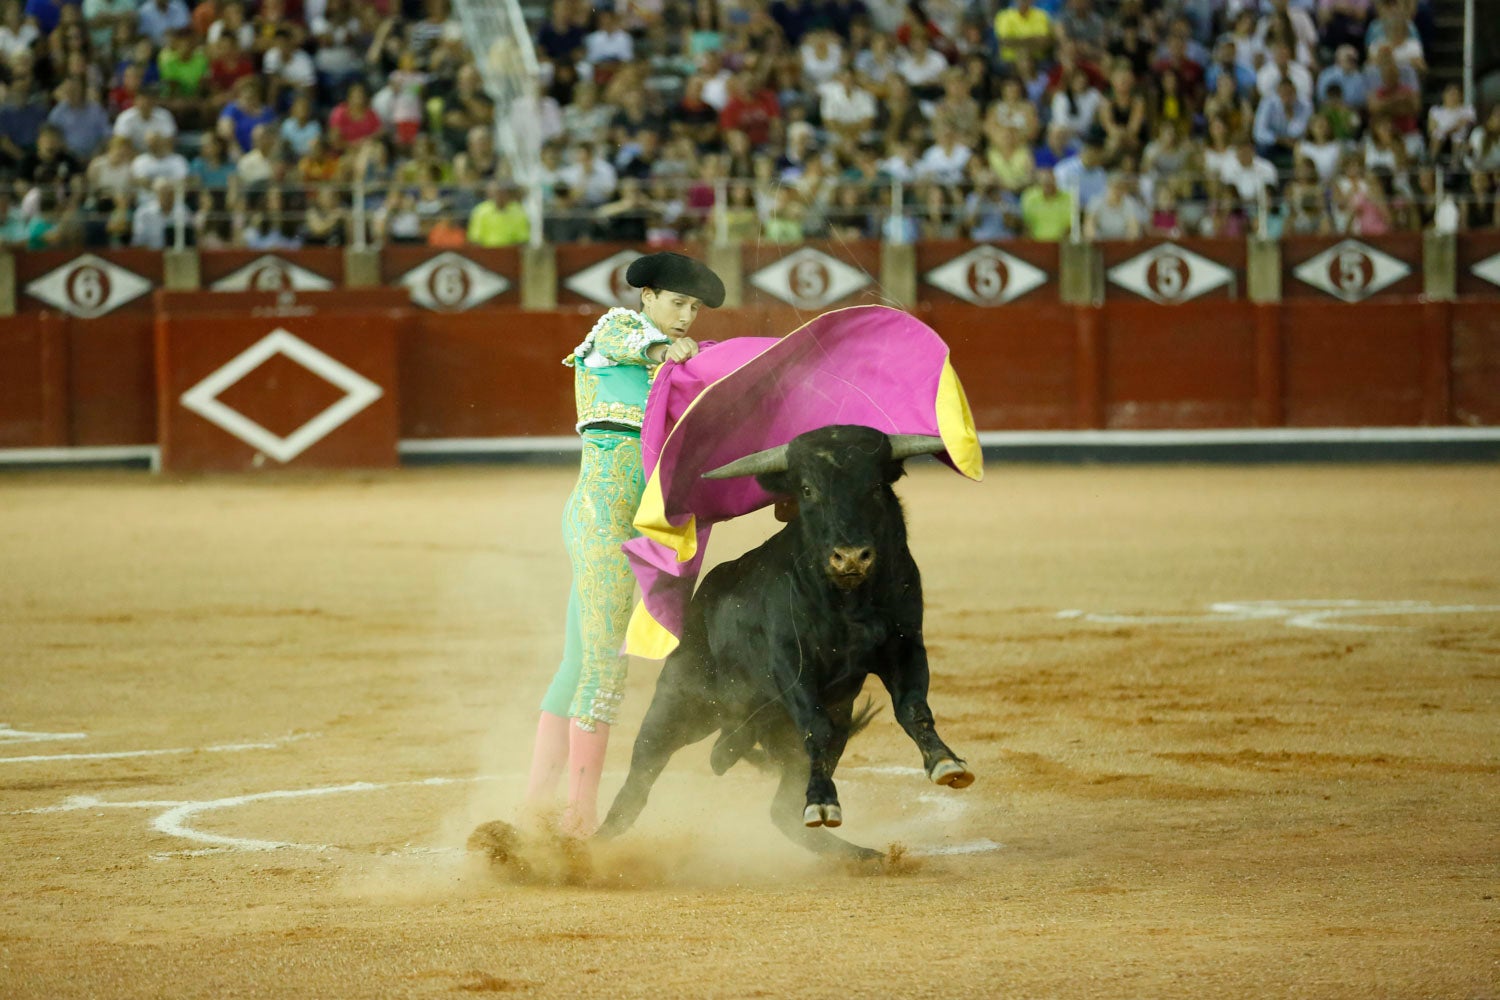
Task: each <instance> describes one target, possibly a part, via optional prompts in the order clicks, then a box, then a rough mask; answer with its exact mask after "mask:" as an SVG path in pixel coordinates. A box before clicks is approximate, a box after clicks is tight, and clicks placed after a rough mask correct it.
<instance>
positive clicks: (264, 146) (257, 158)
mask: <svg viewBox="0 0 1500 1000" xmlns="http://www.w3.org/2000/svg"><path fill="white" fill-rule="evenodd" d="M279 165H280V162H279V159H278V157H277V155H276V132H275V130H274V128H273V127H272V126H271V125H269V124H265V125H257V126H255V128H253V129H251V130H250V151H249V152H247V153H245V154H244V155H243V156H241V157H240V159H239V162H238V163H236V164H235V165H234V172H235V173H236V174H238V175H239V178H240V183H241V184H243V185H244V186H245V187H246V188H257V187H264V186H266V185H267V184H270V183H271V181H272V180H274V179H275V177H276V168H277V167H278V166H279Z"/></svg>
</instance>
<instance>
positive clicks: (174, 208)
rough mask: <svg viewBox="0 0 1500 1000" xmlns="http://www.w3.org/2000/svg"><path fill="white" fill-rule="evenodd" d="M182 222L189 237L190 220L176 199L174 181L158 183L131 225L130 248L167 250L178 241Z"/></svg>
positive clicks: (136, 212)
mask: <svg viewBox="0 0 1500 1000" xmlns="http://www.w3.org/2000/svg"><path fill="white" fill-rule="evenodd" d="M179 221H180V222H181V223H182V228H183V235H184V236H186V235H187V230H188V227H189V225H190V221H189V219H188V214H187V210H186V208H185V207H184V206H183V204H182V202H180V201H178V200H177V189H176V187H175V186H174V185H173V183H172V182H171V181H166V180H159V181H157V182H156V183H155V184H154V185H152V187H151V194H149V195H147V196H146V198H145V200H144V201H142V202H141V203H140V205H139V206H137V207H136V210H135V217H134V218H133V219H132V220H131V223H130V245H131V246H133V247H143V248H145V249H147V250H164V249H166V246H167V244H168V243H169V242H170V243H175V242H176V239H177V225H178V222H179Z"/></svg>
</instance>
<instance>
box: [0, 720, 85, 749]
mask: <svg viewBox="0 0 1500 1000" xmlns="http://www.w3.org/2000/svg"><path fill="white" fill-rule="evenodd" d="M88 737H89V734H88V733H28V732H26V731H25V730H21V729H14V728H12V727H11V726H10V724H9V723H5V722H0V745H4V744H7V743H52V742H55V741H57V740H86V739H88Z"/></svg>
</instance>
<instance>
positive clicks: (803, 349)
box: [624, 306, 984, 659]
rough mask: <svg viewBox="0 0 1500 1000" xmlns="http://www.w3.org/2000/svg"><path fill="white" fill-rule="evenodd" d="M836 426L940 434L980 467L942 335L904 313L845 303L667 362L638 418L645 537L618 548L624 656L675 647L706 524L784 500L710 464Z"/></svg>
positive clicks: (966, 468) (954, 451)
mask: <svg viewBox="0 0 1500 1000" xmlns="http://www.w3.org/2000/svg"><path fill="white" fill-rule="evenodd" d="M831 424H862V425H864V426H867V427H874V428H876V429H877V430H881V431H884V432H886V433H887V434H930V435H935V436H938V437H941V438H942V439H943V444H944V445H945V446H946V448H947V452H946V454H941V455H939V456H937V457H938V458H939V459H940V460H941V461H943V462H944V463H946V464H947V465H948V466H949V467H951V468H952V469H954V470H955V471H956V472H958V473H960V474H962V475H964V476H967V477H968V478H969V479H972V480H975V481H978V480H980V479H982V478H983V477H984V462H983V455H982V453H981V451H980V447H979V436H978V433H977V432H976V431H975V429H974V417H973V414H972V413H970V411H969V403H968V400H967V399H966V398H965V397H964V391H963V386H962V385H960V384H959V381H958V375H957V374H956V373H955V372H954V370H953V366H952V365H951V364H950V363H949V359H948V345H947V344H945V343H944V342H943V340H942V338H941V337H939V336H938V335H937V333H936V332H934V331H933V330H932V328H931V327H929V326H927V325H926V324H925V323H923V322H922V321H921V320H919V319H917V318H916V317H914V316H912V315H910V314H909V313H905V312H902V311H900V310H899V309H891V308H887V307H885V306H852V307H850V308H847V309H838V310H835V311H833V312H828V313H824V314H823V315H821V316H819V317H818V318H816V319H814V320H812V321H811V322H809V323H806V324H804V325H803V326H801V327H799V328H798V329H797V330H795V331H793V332H792V333H790V334H788V335H786V336H785V337H781V338H779V339H778V338H773V337H743V338H737V339H734V340H726V341H721V342H719V343H717V344H714V345H713V346H712V347H711V348H709V349H705V350H704V351H703V352H702V353H700V354H699V355H698V356H697V357H695V358H691V359H689V360H688V361H686V362H684V363H682V364H673V363H667V364H664V365H662V367H661V369H660V371H658V372H657V375H656V381H655V384H654V385H653V387H652V390H651V395H650V397H649V399H648V400H647V403H646V415H645V423H644V425H643V426H642V428H641V455H642V460H643V463H644V466H645V471H646V475H647V480H646V492H645V494H644V496H643V497H642V498H641V505H640V508H639V510H638V511H637V512H636V516H635V528H636V530H637V531H639V532H640V537H637V538H633V539H631V540H630V541H628V542H626V543H625V546H624V547H625V552H626V554H627V555H628V556H629V557H630V563H631V568H632V569H633V570H634V571H635V575H636V579H637V580H638V581H639V582H640V585H641V592H642V595H643V596H642V599H641V601H640V602H639V603H638V604H637V605H636V607H635V610H634V612H633V613H632V615H631V619H630V626H629V629H628V631H627V633H626V640H625V648H626V652H628V653H631V654H633V655H635V656H643V657H647V658H649V659H662V658H664V657H666V655H667V654H668V653H670V652H671V651H672V649H673V648H675V647H676V645H677V642H678V639H679V637H680V636H681V634H682V623H683V621H684V616H685V614H686V611H687V605H688V600H689V598H691V597H692V593H693V587H694V584H695V583H696V581H697V578H698V573H699V571H700V570H701V568H702V565H703V555H704V551H705V549H706V547H707V544H708V537H709V532H710V529H711V528H712V526H713V525H714V524H715V523H717V522H719V521H724V520H728V519H729V518H731V517H738V516H739V515H741V514H748V513H750V512H751V511H754V510H758V509H759V508H761V507H764V506H766V505H767V504H770V503H772V502H773V501H774V500H775V499H776V498H775V497H774V496H772V495H771V494H770V493H767V492H766V491H765V490H763V489H762V488H761V487H760V484H758V483H757V482H756V481H755V479H754V478H753V477H743V478H737V479H719V480H712V479H704V478H703V473H705V472H708V471H710V470H712V469H715V468H718V467H719V466H721V465H725V464H728V463H729V462H732V461H734V460H735V459H737V458H740V457H742V456H744V455H748V454H750V453H751V452H756V451H760V450H762V449H765V448H772V447H775V446H777V445H781V444H785V443H786V442H788V441H790V440H791V439H792V438H794V437H796V436H797V435H799V434H802V433H804V432H806V431H810V430H815V429H817V428H819V427H826V426H829V425H831Z"/></svg>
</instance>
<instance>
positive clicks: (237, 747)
mask: <svg viewBox="0 0 1500 1000" xmlns="http://www.w3.org/2000/svg"><path fill="white" fill-rule="evenodd" d="M45 735H48V736H50V737H52V738H54V739H74V738H77V739H83V738H86V737H87V736H88V734H87V733H66V734H64V733H49V734H45ZM309 735H311V734H298V735H296V736H283V737H282V738H280V739H276V740H268V741H265V742H260V743H219V744H216V745H214V746H211V747H163V748H161V749H156V750H109V751H102V752H99V753H49V754H30V755H28V756H25V757H0V764H37V763H41V762H44V761H53V760H119V759H121V758H124V757H164V756H169V755H172V754H184V753H238V752H240V751H242V750H274V749H276V748H277V747H280V746H284V745H286V744H288V743H295V742H297V741H298V740H304V739H307V738H308V736H309ZM26 742H31V741H26Z"/></svg>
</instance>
